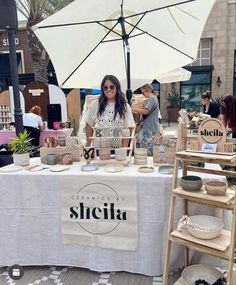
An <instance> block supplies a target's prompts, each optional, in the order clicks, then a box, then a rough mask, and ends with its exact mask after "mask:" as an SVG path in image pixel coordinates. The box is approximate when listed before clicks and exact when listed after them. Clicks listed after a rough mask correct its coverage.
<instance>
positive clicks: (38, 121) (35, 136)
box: [23, 105, 43, 147]
mask: <svg viewBox="0 0 236 285" xmlns="http://www.w3.org/2000/svg"><path fill="white" fill-rule="evenodd" d="M23 126H24V129H26V131H27V132H28V133H29V136H30V138H32V145H33V146H35V147H38V146H39V137H40V131H42V130H43V120H42V117H41V108H40V107H39V106H38V105H35V106H33V107H32V108H31V109H30V110H29V113H25V114H23Z"/></svg>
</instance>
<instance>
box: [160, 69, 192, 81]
mask: <svg viewBox="0 0 236 285" xmlns="http://www.w3.org/2000/svg"><path fill="white" fill-rule="evenodd" d="M191 75H192V73H191V71H188V70H186V69H184V68H177V69H175V70H173V71H170V72H168V73H165V74H163V75H161V76H157V78H156V80H157V81H158V82H160V83H172V82H179V81H186V80H189V79H190V78H191Z"/></svg>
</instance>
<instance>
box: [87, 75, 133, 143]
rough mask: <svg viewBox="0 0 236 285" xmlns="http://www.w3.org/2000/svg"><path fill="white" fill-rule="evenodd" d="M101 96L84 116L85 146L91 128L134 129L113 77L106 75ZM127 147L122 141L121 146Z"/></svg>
mask: <svg viewBox="0 0 236 285" xmlns="http://www.w3.org/2000/svg"><path fill="white" fill-rule="evenodd" d="M101 91H102V93H101V95H100V96H99V99H98V100H95V101H93V102H92V103H91V105H90V106H89V110H88V112H87V113H86V115H85V122H86V127H85V131H86V137H87V145H90V142H91V140H90V139H89V137H92V135H93V129H92V127H108V128H115V127H124V128H129V127H134V126H135V122H134V119H133V114H132V111H131V108H130V106H129V104H127V102H126V99H125V95H124V93H123V92H122V91H121V86H120V82H119V80H118V79H117V78H116V77H115V76H114V75H106V76H105V77H104V78H103V80H102V82H101ZM127 145H128V140H123V146H127Z"/></svg>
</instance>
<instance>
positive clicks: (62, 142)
mask: <svg viewBox="0 0 236 285" xmlns="http://www.w3.org/2000/svg"><path fill="white" fill-rule="evenodd" d="M57 143H58V145H59V146H66V135H63V134H61V135H58V136H57Z"/></svg>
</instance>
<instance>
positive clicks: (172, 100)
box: [167, 84, 183, 109]
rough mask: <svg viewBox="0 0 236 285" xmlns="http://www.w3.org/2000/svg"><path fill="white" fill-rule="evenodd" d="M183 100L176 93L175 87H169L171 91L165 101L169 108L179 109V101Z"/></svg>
mask: <svg viewBox="0 0 236 285" xmlns="http://www.w3.org/2000/svg"><path fill="white" fill-rule="evenodd" d="M182 99H183V98H182V97H181V96H180V94H179V93H178V92H176V89H175V85H174V84H172V85H171V91H170V93H169V94H168V97H167V101H168V107H169V108H178V109H180V104H181V100H182Z"/></svg>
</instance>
